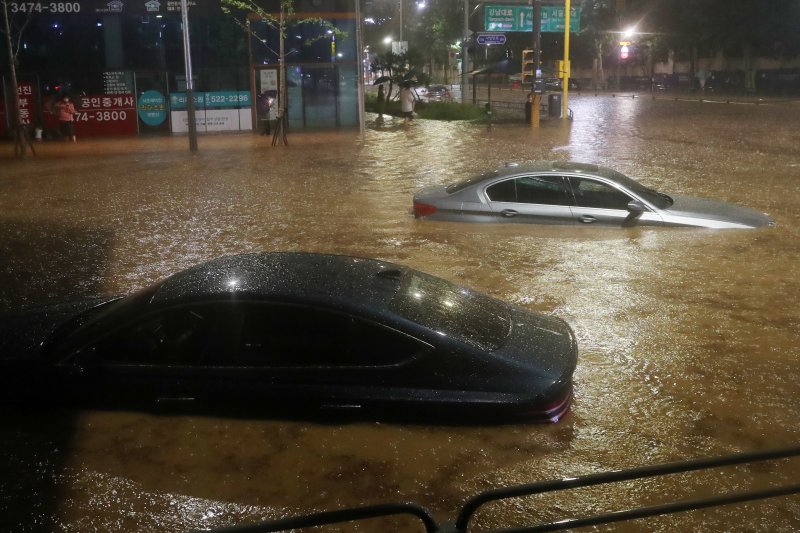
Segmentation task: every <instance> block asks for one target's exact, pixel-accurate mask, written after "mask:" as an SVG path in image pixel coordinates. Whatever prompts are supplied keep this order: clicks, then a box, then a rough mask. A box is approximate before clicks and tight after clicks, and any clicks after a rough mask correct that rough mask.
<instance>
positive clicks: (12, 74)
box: [0, 0, 33, 158]
mask: <svg viewBox="0 0 800 533" xmlns="http://www.w3.org/2000/svg"><path fill="white" fill-rule="evenodd" d="M0 5H2V8H3V30H4V32H5V35H6V48H7V49H8V73H9V80H10V85H11V87H10V89H11V91H10V92H11V117H10V118H11V120H10V125H11V132H12V134H13V136H14V142H15V145H14V154H15V155H16V156H17V157H21V158H24V157H26V156H27V155H28V147H30V148H31V150H33V146H32V145H31V144H30V139H29V138H28V136H27V132H26V131H25V125H24V124H22V120H21V118H20V115H19V85H18V83H17V68H16V65H15V59H14V49H13V46H12V45H13V43H12V40H11V24H10V23H9V21H8V5H7V4H6V2H5V0H3V2H2V4H0Z"/></svg>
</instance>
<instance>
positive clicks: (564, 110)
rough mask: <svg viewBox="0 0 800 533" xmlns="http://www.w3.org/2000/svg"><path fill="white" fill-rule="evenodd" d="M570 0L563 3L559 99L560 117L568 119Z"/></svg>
mask: <svg viewBox="0 0 800 533" xmlns="http://www.w3.org/2000/svg"><path fill="white" fill-rule="evenodd" d="M569 2H570V0H565V5H564V63H563V64H564V67H563V68H564V70H565V71H566V72H564V76H563V78H562V79H561V84H562V85H561V90H562V91H563V93H564V97H563V98H562V99H561V119H562V120H568V119H569V117H568V116H567V113H568V112H569V105H568V104H567V99H568V98H569V75H570V70H571V67H570V63H569V25H570V20H569V18H570V17H569V16H570V12H569V11H570V5H569Z"/></svg>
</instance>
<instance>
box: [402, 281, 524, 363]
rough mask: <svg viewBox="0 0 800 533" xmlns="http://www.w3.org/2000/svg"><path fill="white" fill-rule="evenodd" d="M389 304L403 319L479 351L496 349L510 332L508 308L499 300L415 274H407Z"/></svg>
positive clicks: (509, 312)
mask: <svg viewBox="0 0 800 533" xmlns="http://www.w3.org/2000/svg"><path fill="white" fill-rule="evenodd" d="M390 306H391V307H392V311H394V312H395V313H397V314H399V315H400V316H402V317H404V318H407V319H409V320H413V321H414V322H417V323H419V324H422V325H423V326H426V327H428V328H430V329H432V330H434V331H436V332H438V333H440V334H441V335H445V336H448V337H452V338H454V339H458V340H460V341H462V342H466V343H467V344H471V345H472V346H475V347H477V348H479V349H481V350H486V351H494V350H497V349H498V348H500V347H501V346H503V344H504V343H505V341H506V339H507V338H508V336H509V334H510V333H511V311H510V309H509V308H508V307H507V306H506V305H505V304H503V303H502V302H499V301H497V300H494V299H492V298H489V297H488V296H484V295H482V294H478V293H475V292H473V291H470V290H469V289H465V288H462V287H458V286H457V285H454V284H452V283H449V282H447V281H445V280H443V279H439V278H434V277H431V276H426V275H422V274H419V273H411V274H409V275H408V276H407V278H406V280H404V283H403V285H402V286H401V289H400V290H399V291H398V293H397V294H396V295H395V297H394V299H393V300H392V302H391V304H390Z"/></svg>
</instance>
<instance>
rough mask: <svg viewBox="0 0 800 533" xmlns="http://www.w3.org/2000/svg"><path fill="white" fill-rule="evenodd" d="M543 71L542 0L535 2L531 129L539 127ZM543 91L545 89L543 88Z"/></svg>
mask: <svg viewBox="0 0 800 533" xmlns="http://www.w3.org/2000/svg"><path fill="white" fill-rule="evenodd" d="M541 71H542V0H533V80H532V81H531V94H530V97H529V100H530V104H531V127H533V128H538V127H539V110H540V109H541V104H542V93H541V91H537V90H536V83H537V82H538V81H539V73H540V72H541ZM542 89H543V87H542Z"/></svg>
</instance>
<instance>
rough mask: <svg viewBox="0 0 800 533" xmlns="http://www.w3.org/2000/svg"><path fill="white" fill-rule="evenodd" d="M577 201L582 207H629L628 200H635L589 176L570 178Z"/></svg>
mask: <svg viewBox="0 0 800 533" xmlns="http://www.w3.org/2000/svg"><path fill="white" fill-rule="evenodd" d="M569 182H570V186H571V187H572V192H573V194H574V195H575V203H576V204H577V205H578V206H580V207H594V208H598V209H627V206H628V202H630V201H631V200H633V198H631V197H630V196H628V195H627V194H625V193H623V192H622V191H620V190H618V189H616V188H614V187H612V186H610V185H607V184H605V183H602V182H600V181H596V180H592V179H587V178H576V177H570V178H569Z"/></svg>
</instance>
